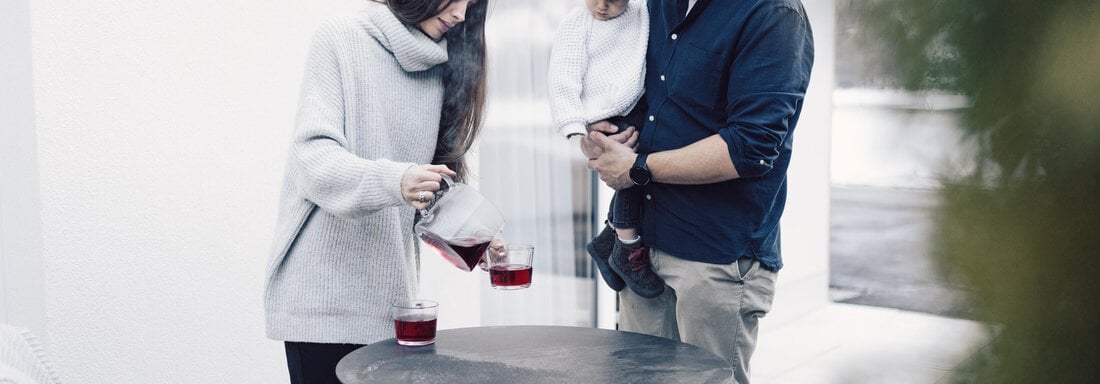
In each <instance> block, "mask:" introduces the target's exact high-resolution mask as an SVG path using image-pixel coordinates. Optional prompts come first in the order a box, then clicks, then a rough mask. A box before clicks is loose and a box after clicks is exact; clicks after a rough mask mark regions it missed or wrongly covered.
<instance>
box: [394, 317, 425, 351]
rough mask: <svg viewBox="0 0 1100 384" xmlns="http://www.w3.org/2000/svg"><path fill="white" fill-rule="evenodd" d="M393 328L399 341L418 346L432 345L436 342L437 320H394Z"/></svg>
mask: <svg viewBox="0 0 1100 384" xmlns="http://www.w3.org/2000/svg"><path fill="white" fill-rule="evenodd" d="M393 328H394V330H395V331H396V333H397V340H398V341H404V342H410V343H413V344H416V345H424V344H431V342H433V341H435V319H431V320H425V321H416V320H415V318H409V319H405V320H394V321H393Z"/></svg>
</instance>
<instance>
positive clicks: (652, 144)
mask: <svg viewBox="0 0 1100 384" xmlns="http://www.w3.org/2000/svg"><path fill="white" fill-rule="evenodd" d="M649 11H650V32H649V48H648V53H647V57H646V79H645V95H644V100H643V101H642V102H639V104H638V106H637V107H636V109H635V110H634V111H633V112H632V113H631V115H630V117H629V118H630V121H631V122H632V123H634V124H635V126H640V127H642V129H641V135H640V138H639V144H638V152H640V153H653V152H660V151H666V150H672V149H677V148H681V147H684V146H687V145H689V144H692V143H694V142H696V141H699V140H702V139H705V138H707V137H710V136H712V135H714V134H718V135H721V137H722V139H723V140H725V142H726V146H727V148H728V149H729V156H730V161H731V162H733V165H734V167H736V168H737V171H738V173H739V174H740V178H738V179H733V180H729V181H724V182H719V183H713V184H703V185H673V184H663V183H658V182H655V183H650V184H649V185H647V186H646V187H645V194H646V198H645V199H644V215H643V221H642V222H643V225H642V233H643V235H644V236H645V241H646V243H647V245H649V246H651V247H654V248H657V249H660V250H661V251H664V252H667V253H669V254H671V255H674V256H676V257H679V258H683V259H687V260H694V261H701V262H707V263H721V264H726V263H730V262H733V261H734V260H736V259H737V258H739V257H742V256H749V257H755V258H757V259H759V260H760V262H761V264H762V265H763V266H764V267H765V268H767V269H770V270H774V271H778V270H779V269H780V268H781V267H782V266H783V261H782V259H781V257H780V252H779V217H780V215H782V213H783V207H784V204H785V201H786V195H787V192H786V190H787V165H788V164H789V163H790V160H791V138H792V134H793V133H794V128H795V125H796V124H797V123H798V116H799V114H800V113H801V111H802V101H803V98H804V97H805V94H806V86H807V84H808V83H809V79H810V69H811V67H812V66H813V57H814V46H813V34H812V32H811V30H810V24H809V20H808V19H807V17H806V11H805V9H804V8H803V7H802V4H801V2H799V0H699V1H698V3H696V4H695V6H694V7H693V8H692V10H691V13H690V14H688V15H686V16H685V13H686V11H687V1H686V0H650V1H649ZM821 145H825V143H821Z"/></svg>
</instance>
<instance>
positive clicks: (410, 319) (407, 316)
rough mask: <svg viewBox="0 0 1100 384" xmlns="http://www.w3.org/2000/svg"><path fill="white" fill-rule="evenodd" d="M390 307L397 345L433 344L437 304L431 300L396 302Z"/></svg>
mask: <svg viewBox="0 0 1100 384" xmlns="http://www.w3.org/2000/svg"><path fill="white" fill-rule="evenodd" d="M391 307H392V309H393V329H394V333H396V334H397V344H401V345H409V346H420V345H428V344H431V343H434V342H435V321H436V315H437V314H438V311H439V303H437V302H434V301H431V300H398V301H396V302H394V303H393V305H392V306H391Z"/></svg>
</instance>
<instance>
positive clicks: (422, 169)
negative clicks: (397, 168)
mask: <svg viewBox="0 0 1100 384" xmlns="http://www.w3.org/2000/svg"><path fill="white" fill-rule="evenodd" d="M441 175H447V176H451V177H454V176H455V172H454V171H452V170H451V169H450V168H447V166H446V165H439V164H417V165H414V166H411V167H409V169H406V170H405V174H404V175H403V176H401V196H403V197H404V198H405V202H407V203H409V205H412V206H413V208H416V209H417V210H421V209H425V208H428V204H430V203H431V201H432V199H435V191H438V190H439V183H440V182H441V181H443V176H441Z"/></svg>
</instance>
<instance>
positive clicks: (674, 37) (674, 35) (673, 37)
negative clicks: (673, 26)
mask: <svg viewBox="0 0 1100 384" xmlns="http://www.w3.org/2000/svg"><path fill="white" fill-rule="evenodd" d="M671 37H672V40H676V38H677V37H679V36H676V34H675V33H673V34H672V36H671Z"/></svg>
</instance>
